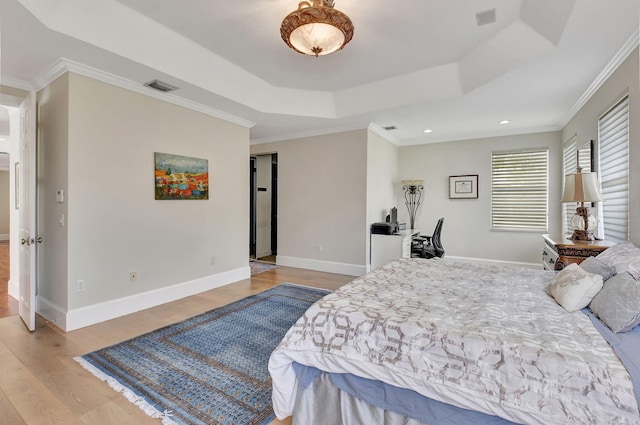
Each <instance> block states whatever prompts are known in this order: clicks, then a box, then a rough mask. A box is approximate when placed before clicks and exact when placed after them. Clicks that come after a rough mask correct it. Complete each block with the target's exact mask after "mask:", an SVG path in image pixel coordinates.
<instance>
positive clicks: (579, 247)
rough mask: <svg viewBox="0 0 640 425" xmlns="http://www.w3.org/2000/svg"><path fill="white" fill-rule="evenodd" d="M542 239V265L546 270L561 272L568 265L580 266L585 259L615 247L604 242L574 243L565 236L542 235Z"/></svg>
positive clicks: (612, 243) (610, 243) (611, 243)
mask: <svg viewBox="0 0 640 425" xmlns="http://www.w3.org/2000/svg"><path fill="white" fill-rule="evenodd" d="M542 238H543V239H544V248H543V250H542V264H543V265H544V268H545V269H547V270H562V269H564V268H565V267H567V266H568V265H569V264H572V263H577V264H580V263H581V262H582V261H583V260H584V259H585V258H587V257H595V256H596V255H598V254H600V253H601V252H602V251H604V250H605V249H607V248H609V247H611V246H613V245H615V243H614V242H609V241H604V240H599V241H574V240H571V239H568V238H567V237H566V236H565V235H553V236H550V235H542Z"/></svg>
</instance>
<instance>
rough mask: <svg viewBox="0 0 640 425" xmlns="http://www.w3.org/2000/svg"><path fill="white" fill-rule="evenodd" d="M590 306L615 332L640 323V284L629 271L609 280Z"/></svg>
mask: <svg viewBox="0 0 640 425" xmlns="http://www.w3.org/2000/svg"><path fill="white" fill-rule="evenodd" d="M589 308H590V309H591V311H593V313H594V314H595V315H596V316H598V318H599V319H600V320H601V321H602V322H603V323H604V324H605V325H607V326H608V327H609V328H611V330H612V331H613V332H615V333H618V332H628V331H630V330H631V329H633V328H634V327H635V326H636V325H638V324H640V284H639V283H638V282H636V280H635V279H634V278H633V276H631V275H630V274H629V273H627V272H623V273H618V274H617V275H615V276H613V277H612V278H611V279H609V280H607V282H606V283H605V284H604V287H603V288H602V290H601V291H600V292H598V295H596V296H595V297H594V298H593V301H591V304H590V305H589Z"/></svg>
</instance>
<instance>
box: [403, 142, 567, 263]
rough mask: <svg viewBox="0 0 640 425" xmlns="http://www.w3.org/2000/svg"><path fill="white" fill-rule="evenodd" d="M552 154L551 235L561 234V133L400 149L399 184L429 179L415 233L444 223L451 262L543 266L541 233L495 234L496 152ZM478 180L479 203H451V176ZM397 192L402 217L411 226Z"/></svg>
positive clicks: (446, 248) (446, 244)
mask: <svg viewBox="0 0 640 425" xmlns="http://www.w3.org/2000/svg"><path fill="white" fill-rule="evenodd" d="M535 147H547V148H549V158H550V160H549V181H550V182H551V184H550V187H549V208H550V210H549V226H550V227H549V231H551V232H555V231H557V230H558V229H559V227H558V226H559V223H560V221H559V214H560V210H559V207H557V208H555V207H554V206H557V205H560V202H559V200H560V197H561V194H560V192H561V187H560V184H561V183H559V182H561V164H562V150H561V138H560V132H549V133H535V134H525V135H516V136H505V137H494V138H486V139H477V140H465V141H458V142H446V143H435V144H427V145H419V146H409V147H401V148H400V150H399V160H398V163H399V165H398V174H399V180H404V179H424V181H425V182H424V187H425V189H424V197H423V203H422V205H421V206H420V209H419V210H418V214H417V218H416V228H417V229H419V230H421V231H422V232H423V233H424V234H428V235H430V234H431V233H432V232H433V229H434V227H435V225H436V222H437V220H438V219H439V218H440V217H444V218H445V220H444V226H443V230H442V242H443V245H444V248H445V250H446V256H448V257H464V258H472V259H486V260H495V261H510V262H516V263H539V262H540V252H541V250H542V243H543V242H542V237H541V233H529V232H506V231H492V230H491V216H490V214H491V152H492V151H494V150H495V151H500V150H512V149H522V148H535ZM465 174H478V199H449V176H455V175H465ZM402 196H403V195H402V193H401V191H398V198H397V199H398V200H397V203H398V205H399V207H398V216H399V217H401V219H402V220H403V221H404V220H408V212H407V208H406V207H405V206H404V204H403V199H404V198H403V197H402Z"/></svg>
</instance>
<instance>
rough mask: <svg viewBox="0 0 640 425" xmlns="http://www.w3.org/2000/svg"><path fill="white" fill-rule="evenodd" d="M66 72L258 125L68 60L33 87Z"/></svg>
mask: <svg viewBox="0 0 640 425" xmlns="http://www.w3.org/2000/svg"><path fill="white" fill-rule="evenodd" d="M66 72H72V73H74V74H79V75H82V76H85V77H89V78H93V79H94V80H98V81H102V82H103V83H107V84H111V85H113V86H116V87H120V88H123V89H126V90H129V91H132V92H135V93H139V94H142V95H145V96H149V97H153V98H154V99H158V100H162V101H165V102H168V103H172V104H174V105H178V106H182V107H184V108H187V109H190V110H193V111H196V112H201V113H203V114H206V115H209V116H212V117H215V118H220V119H222V120H225V121H229V122H231V123H234V124H238V125H241V126H243V127H247V128H251V127H253V126H255V125H256V123H254V122H253V121H249V120H246V119H244V118H240V117H238V116H236V115H232V114H229V113H227V112H224V111H221V110H219V109H215V108H211V107H209V106H206V105H203V104H201V103H197V102H192V101H190V100H187V99H184V98H182V97H179V96H176V95H174V94H170V93H161V92H155V91H153V90H152V89H149V88H148V87H145V86H144V85H142V84H140V83H137V82H135V81H131V80H128V79H126V78H122V77H119V76H117V75H114V74H111V73H108V72H106V71H102V70H100V69H97V68H93V67H90V66H88V65H84V64H81V63H79V62H74V61H72V60H69V59H66V58H60V59H59V60H58V61H57V62H54V63H53V64H52V65H51V66H49V67H48V68H47V69H45V70H44V71H43V72H42V73H41V74H40V75H38V77H36V78H35V79H34V81H33V87H34V88H35V89H36V90H42V89H43V88H45V87H46V86H48V85H49V84H51V83H52V82H53V81H55V80H56V79H57V78H59V77H60V76H62V75H63V74H64V73H66Z"/></svg>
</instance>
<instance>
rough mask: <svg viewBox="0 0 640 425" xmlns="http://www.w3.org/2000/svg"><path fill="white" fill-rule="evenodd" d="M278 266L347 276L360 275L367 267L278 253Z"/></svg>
mask: <svg viewBox="0 0 640 425" xmlns="http://www.w3.org/2000/svg"><path fill="white" fill-rule="evenodd" d="M276 264H278V265H279V266H286V267H295V268H298V269H307V270H316V271H319V272H327V273H339V274H346V275H349V276H362V275H363V274H365V273H366V271H367V268H366V266H364V265H359V264H347V263H337V262H334V261H322V260H312V259H309V258H298V257H288V256H285V255H279V254H278V256H277V257H276Z"/></svg>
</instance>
